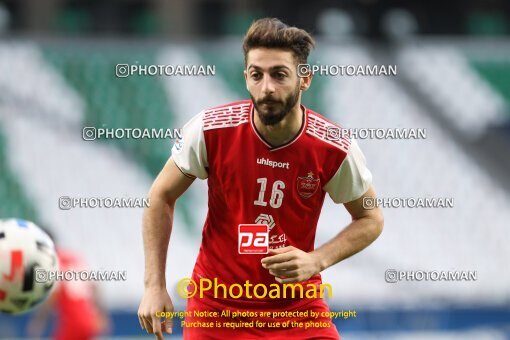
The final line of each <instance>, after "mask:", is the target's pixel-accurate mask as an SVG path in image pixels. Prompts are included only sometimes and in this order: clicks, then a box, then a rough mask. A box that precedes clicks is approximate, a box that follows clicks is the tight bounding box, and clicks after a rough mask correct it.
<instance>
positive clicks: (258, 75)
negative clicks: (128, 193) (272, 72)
mask: <svg viewBox="0 0 510 340" xmlns="http://www.w3.org/2000/svg"><path fill="white" fill-rule="evenodd" d="M250 77H251V79H253V80H259V79H260V78H261V77H262V75H261V74H260V73H252V74H251V75H250Z"/></svg>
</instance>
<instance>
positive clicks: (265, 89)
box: [262, 76, 275, 95]
mask: <svg viewBox="0 0 510 340" xmlns="http://www.w3.org/2000/svg"><path fill="white" fill-rule="evenodd" d="M274 91H275V86H274V82H273V81H272V79H271V77H269V76H265V77H264V78H263V79H262V93H263V94H264V95H268V94H272V93H274Z"/></svg>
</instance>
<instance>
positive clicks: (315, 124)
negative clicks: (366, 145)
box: [306, 114, 351, 152]
mask: <svg viewBox="0 0 510 340" xmlns="http://www.w3.org/2000/svg"><path fill="white" fill-rule="evenodd" d="M344 131H345V132H346V131H347V130H343V129H342V128H341V127H339V126H337V125H335V124H333V123H330V122H328V121H327V120H325V119H323V118H321V117H319V116H316V115H314V114H310V115H309V116H308V126H307V127H306V133H307V134H309V135H311V136H314V137H317V138H319V139H320V140H322V141H324V142H326V143H328V144H330V145H333V146H335V147H337V148H339V149H341V150H343V151H345V152H347V151H348V150H349V146H350V145H351V141H350V139H349V138H348V137H346V135H345V134H344Z"/></svg>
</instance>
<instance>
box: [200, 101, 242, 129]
mask: <svg viewBox="0 0 510 340" xmlns="http://www.w3.org/2000/svg"><path fill="white" fill-rule="evenodd" d="M249 114H250V103H243V104H238V105H232V106H224V107H219V108H215V109H210V110H206V111H204V116H203V123H204V131H207V130H212V129H221V128H228V127H235V126H238V125H241V124H244V123H248V122H249Z"/></svg>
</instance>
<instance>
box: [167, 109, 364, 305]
mask: <svg viewBox="0 0 510 340" xmlns="http://www.w3.org/2000/svg"><path fill="white" fill-rule="evenodd" d="M302 112H303V118H304V119H303V124H302V126H301V129H300V131H299V133H298V134H297V135H296V136H295V137H294V138H293V139H292V140H291V141H289V142H288V143H286V144H285V145H281V146H278V147H272V146H271V145H270V144H268V143H267V142H266V141H265V140H264V139H263V137H262V136H261V135H260V134H259V132H258V131H257V129H256V128H255V124H254V122H253V115H254V114H255V113H254V107H253V103H252V102H251V101H250V100H246V101H239V102H235V103H231V104H228V105H225V106H221V107H216V108H213V109H209V110H205V111H202V112H201V113H199V114H198V115H196V116H195V117H194V118H192V119H191V120H190V121H189V122H188V123H187V124H186V125H185V126H184V127H183V136H182V137H183V138H182V139H181V140H177V141H176V143H175V145H174V146H173V148H172V158H173V160H174V162H175V164H176V165H177V166H178V167H179V169H180V170H181V171H182V172H183V173H184V174H185V175H186V176H189V177H193V178H194V177H198V178H200V179H207V181H208V188H209V189H208V214H207V218H206V220H205V224H204V228H203V233H202V244H201V247H200V252H199V255H198V259H197V261H196V264H195V268H194V272H193V277H195V278H208V279H210V280H213V279H214V278H217V279H218V282H219V283H223V284H226V285H227V286H228V285H232V284H241V285H243V284H244V283H245V281H247V280H249V282H250V283H252V284H254V285H255V284H259V283H261V284H264V285H266V286H267V287H268V289H270V288H269V287H270V286H269V285H270V284H277V282H276V281H275V278H274V276H272V275H270V274H269V272H268V270H267V269H264V268H263V267H262V265H261V262H260V261H261V259H262V258H263V257H266V256H268V255H267V251H264V247H265V246H266V247H267V248H269V249H274V248H281V247H285V246H294V247H296V248H299V249H301V250H303V251H305V252H310V251H312V250H313V249H314V240H315V233H316V229H317V222H318V219H319V215H320V212H321V208H322V205H323V202H324V198H325V195H326V193H328V194H329V196H330V197H331V198H332V199H333V201H335V202H336V203H346V202H350V201H352V200H355V199H357V198H359V197H361V196H362V195H363V194H364V193H365V192H366V191H367V190H368V188H369V186H370V184H371V181H372V175H371V173H370V171H369V170H368V169H367V167H366V165H365V158H364V156H363V154H362V152H361V150H360V149H359V147H358V145H357V143H356V141H355V140H353V139H349V138H347V137H345V136H343V135H342V133H339V131H340V130H339V129H340V127H339V126H337V125H335V124H333V123H331V122H330V121H328V120H327V119H325V118H324V117H322V116H321V115H319V114H317V113H315V112H313V111H311V110H309V109H307V108H305V107H303V106H302ZM250 224H264V225H267V229H268V231H269V234H268V238H267V240H266V241H267V242H266V243H264V242H259V244H255V247H252V248H250V247H243V246H245V245H246V244H248V243H249V242H248V241H250V238H249V237H248V238H245V239H242V237H243V235H244V234H242V232H243V231H242V230H243V228H245V227H246V226H243V225H250ZM246 228H247V229H246V230H247V231H248V232H249V230H250V228H251V227H249V226H248V227H246ZM261 232H263V231H261ZM251 240H252V241H253V238H252V239H251ZM252 243H254V242H252ZM267 248H266V250H267ZM308 283H313V284H319V283H321V277H320V275H319V274H318V275H315V276H313V277H312V278H310V279H309V280H308V281H306V282H304V283H302V284H305V285H306V284H308ZM305 287H306V286H305ZM209 301H210V302H212V301H211V300H209ZM218 302H219V303H220V304H228V305H229V306H232V305H233V304H234V305H237V304H239V305H240V306H244V307H246V306H259V307H270V306H273V307H274V306H277V305H278V304H281V302H282V301H275V300H271V299H266V300H261V299H247V298H241V299H236V301H233V300H228V301H221V299H220V300H219V301H218V300H216V302H215V303H218Z"/></svg>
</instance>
